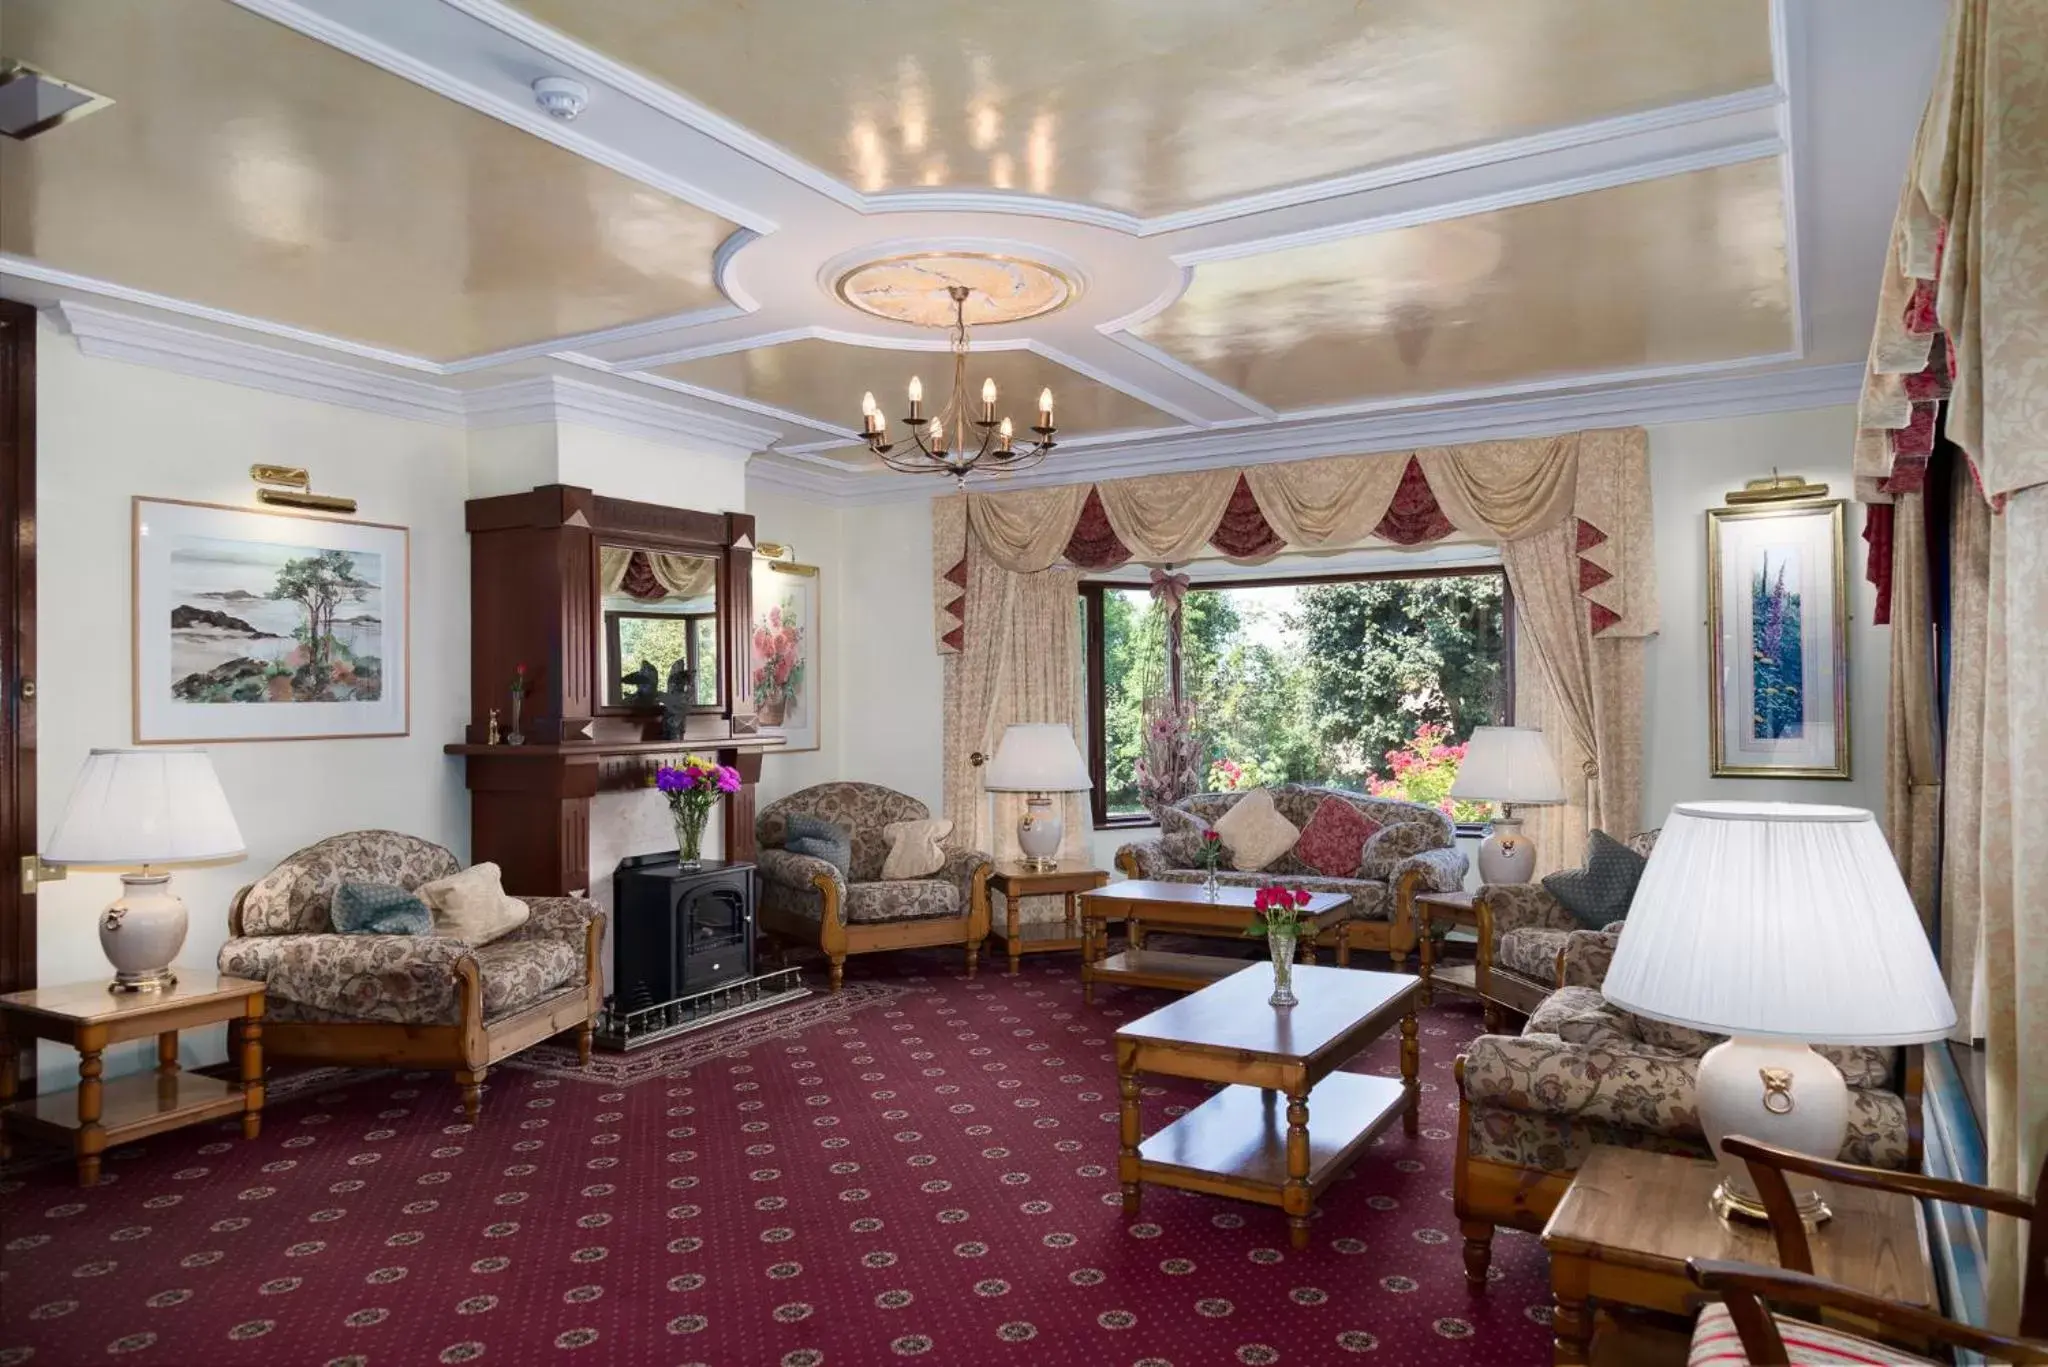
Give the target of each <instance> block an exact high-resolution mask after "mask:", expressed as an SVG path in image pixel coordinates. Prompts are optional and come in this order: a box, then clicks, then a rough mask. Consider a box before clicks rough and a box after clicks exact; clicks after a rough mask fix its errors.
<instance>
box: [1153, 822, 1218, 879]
mask: <svg viewBox="0 0 2048 1367" xmlns="http://www.w3.org/2000/svg"><path fill="white" fill-rule="evenodd" d="M1158 815H1159V850H1160V853H1162V854H1164V855H1165V856H1166V867H1168V868H1169V869H1194V868H1200V867H1201V865H1202V837H1203V836H1205V835H1207V834H1208V833H1209V829H1210V827H1209V823H1208V822H1206V821H1204V820H1202V818H1200V817H1199V816H1196V815H1195V814H1194V813H1193V812H1184V811H1182V810H1181V809H1180V808H1178V807H1161V808H1159V809H1158Z"/></svg>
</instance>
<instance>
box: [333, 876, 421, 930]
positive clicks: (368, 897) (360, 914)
mask: <svg viewBox="0 0 2048 1367" xmlns="http://www.w3.org/2000/svg"><path fill="white" fill-rule="evenodd" d="M328 915H329V916H331V917H332V918H333V920H334V928H335V929H336V930H338V931H340V932H341V933H342V934H343V935H428V934H431V933H433V929H434V913H433V912H431V911H429V910H428V909H427V904H426V903H425V902H422V901H421V900H420V899H419V898H418V897H416V896H414V895H413V894H412V893H409V892H407V891H406V890H405V889H404V888H401V887H399V886H397V885H396V884H394V883H354V882H344V883H343V884H342V885H341V886H340V887H339V888H338V889H336V890H335V893H334V900H333V902H332V903H331V904H330V905H329V907H328Z"/></svg>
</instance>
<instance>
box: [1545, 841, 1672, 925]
mask: <svg viewBox="0 0 2048 1367" xmlns="http://www.w3.org/2000/svg"><path fill="white" fill-rule="evenodd" d="M1649 862H1650V861H1649V860H1647V859H1645V858H1643V856H1641V855H1640V854H1637V853H1636V852H1635V851H1634V850H1632V849H1630V848H1629V847H1628V846H1626V845H1624V844H1622V843H1621V842H1620V841H1619V840H1616V839H1615V838H1614V837H1613V836H1611V835H1609V834H1608V833H1607V832H1605V831H1594V832H1593V833H1592V835H1590V836H1589V837H1587V840H1586V867H1584V868H1582V869H1566V870H1564V871H1562V872H1560V873H1552V874H1546V875H1544V878H1543V886H1544V888H1545V889H1546V890H1548V891H1549V893H1550V895H1551V896H1552V897H1555V898H1556V899H1557V900H1558V902H1559V903H1560V904H1562V905H1563V907H1564V909H1565V910H1566V911H1569V912H1570V913H1571V914H1572V915H1573V917H1574V918H1576V919H1577V921H1578V923H1579V924H1580V925H1581V926H1583V927H1584V928H1585V929H1587V930H1600V929H1602V928H1603V927H1605V926H1608V925H1611V924H1612V923H1613V922H1615V921H1619V920H1621V919H1622V918H1624V917H1625V916H1627V915H1628V904H1629V902H1630V901H1631V900H1632V899H1633V898H1634V897H1635V895H1636V883H1637V881H1638V880H1640V879H1641V878H1642V876H1643V868H1644V866H1645V865H1647V864H1648V863H1649Z"/></svg>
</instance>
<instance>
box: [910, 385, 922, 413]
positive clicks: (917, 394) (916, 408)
mask: <svg viewBox="0 0 2048 1367" xmlns="http://www.w3.org/2000/svg"><path fill="white" fill-rule="evenodd" d="M923 416H924V381H923V380H920V379H918V378H917V376H915V375H912V376H911V377H910V420H911V421H912V422H916V421H917V420H918V419H920V418H922V417H923Z"/></svg>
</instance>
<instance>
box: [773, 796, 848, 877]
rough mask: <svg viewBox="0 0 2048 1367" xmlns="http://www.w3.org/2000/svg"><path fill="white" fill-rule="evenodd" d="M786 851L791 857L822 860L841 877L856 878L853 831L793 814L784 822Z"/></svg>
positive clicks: (807, 814) (831, 823)
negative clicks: (854, 876) (854, 874)
mask: <svg viewBox="0 0 2048 1367" xmlns="http://www.w3.org/2000/svg"><path fill="white" fill-rule="evenodd" d="M783 827H784V834H783V837H782V848H783V849H785V850H788V851H789V852H790V853H791V854H804V855H809V856H810V857H811V858H813V859H822V860H824V861H825V862H826V863H828V864H830V865H831V866H832V867H833V868H835V869H838V870H839V876H840V877H841V878H843V879H847V880H851V879H852V877H853V829H852V828H851V827H849V826H842V825H840V824H839V823H838V822H836V821H827V820H825V818H823V817H821V816H812V815H810V814H809V813H807V812H791V813H790V814H789V815H788V817H786V818H785V819H784V821H783Z"/></svg>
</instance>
